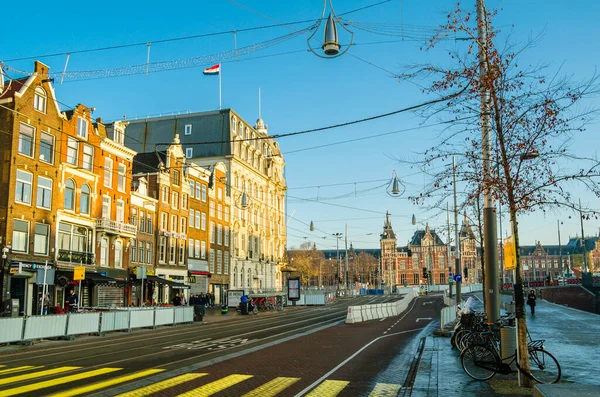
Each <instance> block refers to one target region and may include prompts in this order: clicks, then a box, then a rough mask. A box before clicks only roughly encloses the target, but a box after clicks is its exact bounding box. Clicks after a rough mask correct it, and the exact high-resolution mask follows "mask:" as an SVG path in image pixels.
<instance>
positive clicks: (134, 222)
mask: <svg viewBox="0 0 600 397" xmlns="http://www.w3.org/2000/svg"><path fill="white" fill-rule="evenodd" d="M137 212H138V210H137V208H132V209H131V216H130V220H131V224H132V225H133V226H135V227H136V228H137V225H138V223H137Z"/></svg>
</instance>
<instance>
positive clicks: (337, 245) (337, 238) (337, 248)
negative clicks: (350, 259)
mask: <svg viewBox="0 0 600 397" xmlns="http://www.w3.org/2000/svg"><path fill="white" fill-rule="evenodd" d="M333 236H335V254H336V257H337V262H338V268H337V274H338V287H339V284H340V281H341V278H342V271H341V270H342V262H341V260H340V238H342V233H334V234H333Z"/></svg>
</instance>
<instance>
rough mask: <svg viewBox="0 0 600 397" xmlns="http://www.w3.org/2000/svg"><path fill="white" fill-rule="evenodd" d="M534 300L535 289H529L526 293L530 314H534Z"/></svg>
mask: <svg viewBox="0 0 600 397" xmlns="http://www.w3.org/2000/svg"><path fill="white" fill-rule="evenodd" d="M535 300H536V296H535V291H534V290H530V291H529V295H527V304H528V305H529V307H530V308H531V315H535Z"/></svg>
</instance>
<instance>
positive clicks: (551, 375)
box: [529, 348, 561, 383]
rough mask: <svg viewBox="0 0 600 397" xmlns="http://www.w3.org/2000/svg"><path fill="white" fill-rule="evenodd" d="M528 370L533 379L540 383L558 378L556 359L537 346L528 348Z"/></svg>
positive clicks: (558, 365) (558, 369)
mask: <svg viewBox="0 0 600 397" xmlns="http://www.w3.org/2000/svg"><path fill="white" fill-rule="evenodd" d="M529 370H530V371H531V376H532V377H533V379H535V380H536V381H538V382H540V383H556V382H558V381H559V380H560V375H561V372H560V364H558V360H556V358H554V356H553V355H552V354H550V353H548V352H547V351H545V350H542V349H539V348H530V349H529Z"/></svg>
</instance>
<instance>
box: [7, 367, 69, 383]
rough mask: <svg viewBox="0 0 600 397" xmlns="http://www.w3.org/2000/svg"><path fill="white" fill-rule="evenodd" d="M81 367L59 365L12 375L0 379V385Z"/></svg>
mask: <svg viewBox="0 0 600 397" xmlns="http://www.w3.org/2000/svg"><path fill="white" fill-rule="evenodd" d="M79 368H81V367H59V368H53V369H47V370H45V371H40V372H33V373H31V374H25V375H17V376H11V377H10V378H3V379H0V385H7V384H9V383H14V382H20V381H23V380H29V379H35V378H41V377H43V376H47V375H56V374H60V373H61V372H67V371H73V370H75V369H79Z"/></svg>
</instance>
